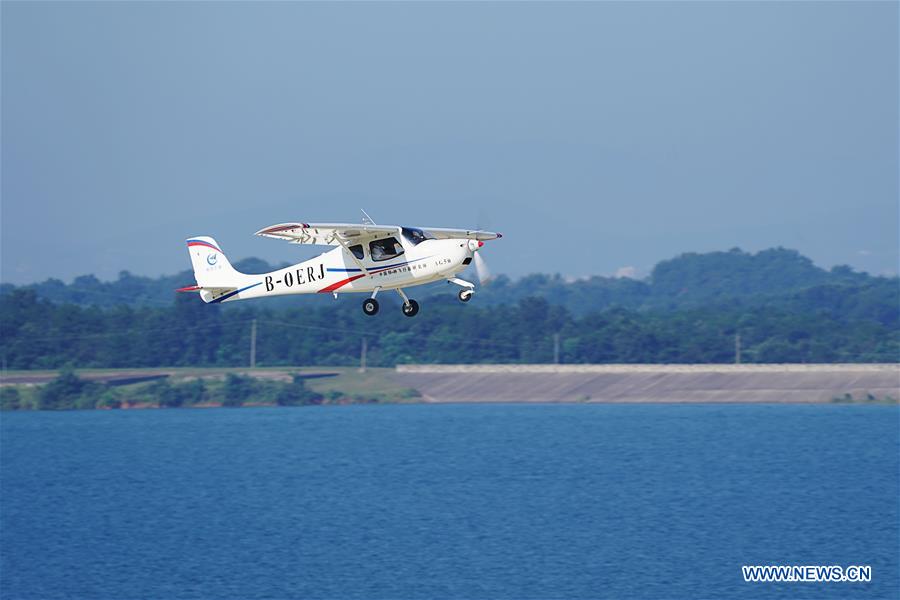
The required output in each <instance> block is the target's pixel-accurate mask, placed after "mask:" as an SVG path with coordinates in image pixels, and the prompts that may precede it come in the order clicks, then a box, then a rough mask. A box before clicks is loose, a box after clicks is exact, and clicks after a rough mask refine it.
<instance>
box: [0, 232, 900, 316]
mask: <svg viewBox="0 0 900 600" xmlns="http://www.w3.org/2000/svg"><path fill="white" fill-rule="evenodd" d="M280 266H283V265H277V266H273V265H270V264H268V263H267V262H266V261H264V260H260V259H257V258H248V259H244V260H241V261H238V262H237V263H236V264H235V267H236V268H237V269H238V270H241V271H244V272H247V273H263V272H266V271H270V270H272V269H275V268H279V267H280ZM193 281H194V278H193V274H192V273H191V272H190V271H189V270H185V271H182V272H180V273H177V274H175V275H169V276H163V277H158V278H150V277H141V276H138V275H133V274H131V273H129V272H128V271H122V272H121V273H120V274H119V278H118V279H117V280H115V281H100V280H99V279H97V278H96V277H94V276H93V275H83V276H81V277H78V278H76V279H75V280H74V281H73V282H72V283H70V284H65V283H63V282H62V281H59V280H56V279H48V280H47V281H44V282H42V283H38V284H33V285H29V286H22V287H25V288H29V289H33V290H35V292H36V293H37V295H38V297H39V298H41V299H45V300H49V301H51V302H55V303H63V304H77V305H80V306H99V307H111V306H121V305H126V306H131V307H139V306H169V305H171V304H172V302H173V298H174V296H175V295H176V294H175V292H174V290H175V289H177V288H179V287H182V286H184V285H188V284H190V283H192V282H193ZM898 285H900V284H898V279H897V278H896V277H893V278H885V277H873V276H871V275H869V274H867V273H860V272H856V271H853V270H852V269H851V268H850V267H847V266H836V267H833V268H832V269H830V270H826V269H822V268H820V267H817V266H816V265H814V264H813V262H812V261H811V260H810V259H809V258H807V257H805V256H803V255H801V254H800V253H799V252H797V251H796V250H789V249H785V248H772V249H769V250H763V251H761V252H757V253H755V254H754V253H749V252H744V251H742V250H740V249H738V248H733V249H731V250H728V251H725V252H708V253H703V254H698V253H687V254H682V255H680V256H677V257H675V258H672V259H669V260H664V261H662V262H660V263H659V264H657V265H656V267H654V269H653V271H652V272H651V274H650V276H649V277H647V278H646V279H642V280H636V279H628V278H617V277H602V276H594V277H590V278H586V279H579V280H576V281H568V280H566V279H564V278H563V277H562V276H561V275H558V274H557V275H546V274H534V275H528V276H525V277H522V278H520V279H516V280H512V279H510V278H508V277H506V276H499V277H497V278H496V279H494V280H493V281H491V282H490V284H489V285H487V286H483V287H479V291H478V294H477V296H476V301H477V303H478V304H479V305H483V306H496V305H511V304H516V303H517V302H519V301H520V300H523V299H525V298H532V297H538V298H544V299H546V300H547V301H548V302H549V303H550V304H553V305H559V306H563V307H565V308H566V309H567V310H568V311H569V312H571V313H572V314H573V315H585V314H587V313H590V312H593V311H596V310H604V309H608V308H612V307H622V308H627V309H630V310H663V311H665V310H681V309H688V308H697V307H703V306H714V305H726V304H733V303H738V304H740V305H744V306H765V305H768V304H772V303H775V304H777V305H779V306H780V305H786V304H791V303H793V304H796V302H798V300H797V298H798V297H802V298H803V299H804V300H803V301H804V302H805V303H813V304H815V305H816V306H821V307H823V309H825V308H827V309H828V310H840V311H848V310H870V311H875V312H878V311H881V312H885V311H886V312H888V313H890V312H891V311H892V310H894V309H895V308H896V307H889V306H881V305H879V306H877V307H876V306H870V305H869V304H871V302H868V303H867V301H866V300H865V299H866V298H869V299H870V300H871V301H872V302H874V300H873V299H874V298H879V299H881V301H883V300H884V298H891V297H892V293H891V290H894V291H895V292H896V291H897V290H898V289H900V287H898ZM13 289H15V288H14V286H11V285H9V284H4V285H3V286H2V287H0V293H8V292H9V291H11V290H13ZM867 290H868V291H867ZM873 290H876V291H873ZM877 290H880V292H879V291H877ZM452 295H453V294H452V293H451V291H450V290H448V286H447V284H446V283H443V282H441V283H436V284H432V285H429V286H426V287H425V288H420V289H417V290H416V292H415V296H416V297H417V298H419V299H425V298H430V297H434V296H452ZM330 300H331V297H330V296H328V295H323V296H315V295H313V296H304V297H303V298H297V297H292V296H288V297H280V298H272V299H267V300H263V301H260V305H261V306H264V307H269V308H284V307H289V306H297V304H298V303H300V302H302V303H313V304H314V305H317V306H321V305H322V304H325V303H327V302H329V301H330ZM234 306H243V303H234V304H233V305H225V308H226V310H227V309H230V308H232V307H234ZM860 306H865V308H860Z"/></svg>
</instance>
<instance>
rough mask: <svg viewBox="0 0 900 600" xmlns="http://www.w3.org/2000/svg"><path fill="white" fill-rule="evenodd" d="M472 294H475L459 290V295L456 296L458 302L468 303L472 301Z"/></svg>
mask: <svg viewBox="0 0 900 600" xmlns="http://www.w3.org/2000/svg"><path fill="white" fill-rule="evenodd" d="M474 293H475V292H473V291H472V290H459V294H457V296H458V297H459V301H460V302H468V301H469V300H471V299H472V295H473V294H474Z"/></svg>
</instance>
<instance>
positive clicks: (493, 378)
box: [391, 364, 900, 403]
mask: <svg viewBox="0 0 900 600" xmlns="http://www.w3.org/2000/svg"><path fill="white" fill-rule="evenodd" d="M391 377H392V378H393V379H394V380H395V381H396V382H397V383H399V384H402V385H404V386H408V387H411V388H414V389H416V390H418V391H419V392H420V393H421V394H422V396H423V399H424V400H425V401H427V402H716V403H733V402H781V403H785V402H787V403H810V402H833V401H835V399H838V398H846V394H850V396H851V397H852V398H853V399H854V400H865V399H867V398H873V397H874V398H875V399H877V400H881V401H884V400H887V399H889V398H890V399H893V400H895V401H896V400H897V399H900V364H815V365H810V364H804V365H801V364H789V365H788V364H784V365H758V364H752V365H750V364H748V365H400V366H398V367H397V369H396V372H395V373H393V374H392V375H391Z"/></svg>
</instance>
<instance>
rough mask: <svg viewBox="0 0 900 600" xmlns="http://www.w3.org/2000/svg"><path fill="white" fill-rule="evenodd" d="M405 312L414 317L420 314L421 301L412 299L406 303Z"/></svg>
mask: <svg viewBox="0 0 900 600" xmlns="http://www.w3.org/2000/svg"><path fill="white" fill-rule="evenodd" d="M403 314H404V315H406V316H407V317H414V316H416V315H417V314H419V303H418V302H416V301H415V300H410V301H409V302H408V303H406V304H404V305H403Z"/></svg>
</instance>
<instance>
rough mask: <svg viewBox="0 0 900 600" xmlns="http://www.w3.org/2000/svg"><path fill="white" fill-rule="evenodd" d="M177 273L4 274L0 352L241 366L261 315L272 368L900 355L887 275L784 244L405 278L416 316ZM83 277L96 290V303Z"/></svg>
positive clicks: (899, 328) (91, 361) (44, 359)
mask: <svg viewBox="0 0 900 600" xmlns="http://www.w3.org/2000/svg"><path fill="white" fill-rule="evenodd" d="M248 262H249V263H250V265H251V266H253V265H255V266H256V268H262V269H264V268H265V267H266V265H264V264H257V263H259V262H260V261H256V262H254V261H248ZM175 281H178V282H179V283H180V284H184V283H189V282H190V280H189V279H187V280H185V277H184V276H182V275H179V276H176V277H174V278H173V277H164V278H159V279H157V280H153V279H148V278H137V277H133V276H130V275H129V276H127V277H125V278H124V279H122V278H120V280H119V282H111V283H100V282H98V281H97V280H96V279H94V278H79V279H76V281H75V282H73V283H72V284H70V285H65V284H62V283H61V282H52V281H48V282H45V283H43V284H39V285H35V286H26V287H15V286H11V285H3V286H0V358H2V360H3V364H4V365H5V367H6V368H9V369H56V368H60V367H62V366H66V365H68V366H71V367H75V368H87V367H172V366H246V365H247V364H248V363H249V354H250V330H251V322H252V321H253V320H256V321H257V326H258V336H257V354H256V356H257V364H259V365H267V366H281V365H289V366H293V365H297V366H299V365H335V366H338V365H352V364H356V363H357V362H358V360H359V355H360V347H361V342H362V339H363V338H365V339H366V341H367V345H368V353H367V358H368V363H369V364H370V365H372V366H393V365H396V364H398V363H430V362H435V363H474V362H489V363H546V362H552V361H553V359H554V349H555V342H556V340H558V352H559V360H560V362H563V363H725V362H732V361H734V358H735V348H736V341H737V337H738V336H740V347H741V358H742V360H743V361H744V362H762V363H777V362H896V361H898V360H900V282H898V279H897V278H896V277H892V278H886V277H872V276H870V275H867V274H865V273H857V272H854V271H852V270H851V269H850V268H849V267H834V268H832V269H831V270H828V271H826V270H824V269H821V268H819V267H816V266H815V265H813V263H812V262H811V261H810V260H809V259H808V258H805V257H803V256H801V255H800V254H798V253H797V252H795V251H792V250H785V249H781V248H778V249H772V250H765V251H762V252H759V253H756V254H750V253H746V252H742V251H740V250H737V249H734V250H731V251H728V252H712V253H708V254H685V255H681V256H679V257H676V258H674V259H671V260H668V261H663V262H661V263H659V264H658V265H657V266H656V267H655V268H654V270H653V272H652V274H651V276H650V277H648V278H647V279H645V280H640V281H638V280H632V279H615V278H605V277H592V278H590V279H586V280H579V281H575V282H566V281H564V280H563V279H562V278H560V277H559V276H547V275H532V276H529V277H524V278H522V279H520V280H518V281H516V282H512V281H510V280H508V279H506V278H500V279H498V280H497V281H494V282H492V283H491V285H489V286H487V287H485V288H482V289H480V290H479V292H478V294H476V297H475V299H474V300H473V301H472V302H470V303H469V304H467V305H462V304H460V303H459V302H458V301H457V300H456V298H455V288H454V287H453V286H448V285H447V284H445V283H440V284H435V285H432V286H426V287H424V288H412V289H411V290H409V292H410V294H411V296H412V297H414V298H416V299H418V300H419V301H420V303H421V305H422V309H421V311H420V313H419V315H418V316H416V317H415V318H407V317H404V316H403V315H402V314H401V312H400V309H399V303H398V302H397V301H396V298H395V296H396V295H395V294H392V293H383V294H382V295H380V296H379V300H380V301H381V302H382V310H381V313H379V314H378V315H377V316H375V317H366V316H365V315H363V314H362V311H361V309H360V304H361V302H362V300H363V298H364V296H363V295H359V294H347V295H342V296H340V297H339V299H338V300H333V299H332V298H331V297H330V295H313V296H289V297H282V298H274V299H260V300H254V301H249V302H235V303H231V304H225V305H206V304H204V303H203V302H202V301H201V300H200V299H199V298H198V297H197V296H196V295H193V294H173V293H172V291H171V289H172V287H173V286H174V282H175ZM161 285H165V286H168V287H167V288H166V289H167V290H168V291H167V292H166V296H165V298H166V300H165V301H159V302H155V303H150V302H137V303H135V302H120V303H112V304H111V303H110V302H111V300H112V299H113V298H115V296H114V293H115V294H120V295H124V296H127V297H131V298H133V297H134V296H131V294H134V295H136V296H139V297H140V298H143V299H145V300H147V299H150V298H155V297H156V295H161V294H162V293H163V292H162V291H161V289H157V288H159V287H160V286H161ZM99 288H102V289H99ZM48 290H49V291H48ZM88 291H93V292H94V293H95V295H97V294H99V295H98V296H97V297H100V298H102V299H103V302H98V303H94V304H92V303H90V302H89V301H88V299H89V298H90V297H91V294H90V293H87V292H88ZM51 292H52V293H51ZM48 296H53V297H54V298H55V300H52V301H51V300H50V299H48ZM141 304H143V305H141Z"/></svg>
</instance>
